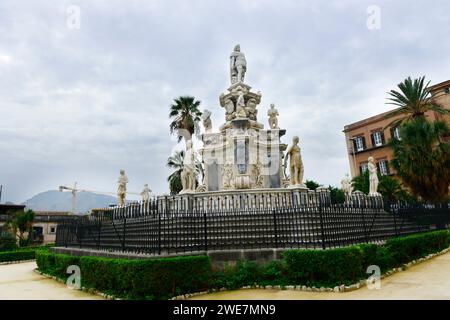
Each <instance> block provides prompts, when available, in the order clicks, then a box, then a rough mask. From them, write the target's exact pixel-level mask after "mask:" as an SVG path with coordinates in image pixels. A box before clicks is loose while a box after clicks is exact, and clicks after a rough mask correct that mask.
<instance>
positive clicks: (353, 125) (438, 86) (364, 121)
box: [343, 80, 450, 132]
mask: <svg viewBox="0 0 450 320" xmlns="http://www.w3.org/2000/svg"><path fill="white" fill-rule="evenodd" d="M449 86H450V80H447V81H444V82H440V83H437V84H435V85H433V86H430V87H429V88H430V90H431V91H436V90H439V89H442V88H447V87H449ZM397 109H400V108H395V109H392V110H389V111H386V112H383V113H380V114H377V115H375V116H372V117H369V118H365V119H362V120H359V121H356V122H353V123H350V124H348V125H346V126H344V131H343V132H347V131H350V130H353V129H356V128H359V127H364V126H366V125H368V124H371V123H374V122H378V121H380V120H383V119H385V118H386V116H387V115H388V114H389V113H391V112H393V111H395V110H397Z"/></svg>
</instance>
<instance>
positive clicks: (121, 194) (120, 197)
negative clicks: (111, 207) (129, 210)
mask: <svg viewBox="0 0 450 320" xmlns="http://www.w3.org/2000/svg"><path fill="white" fill-rule="evenodd" d="M117 183H118V184H119V187H118V188H117V202H118V204H119V206H124V205H125V198H126V196H127V183H128V177H127V176H126V175H125V170H123V169H121V170H120V176H119V179H118V180H117Z"/></svg>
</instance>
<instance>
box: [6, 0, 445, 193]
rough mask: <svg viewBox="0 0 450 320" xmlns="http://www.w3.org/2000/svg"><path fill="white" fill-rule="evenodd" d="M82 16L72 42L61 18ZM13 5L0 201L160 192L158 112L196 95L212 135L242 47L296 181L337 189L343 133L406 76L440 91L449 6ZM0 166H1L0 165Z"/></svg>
mask: <svg viewBox="0 0 450 320" xmlns="http://www.w3.org/2000/svg"><path fill="white" fill-rule="evenodd" d="M71 4H75V5H77V6H79V7H80V9H81V25H80V29H76V30H71V29H68V28H67V26H66V20H65V19H66V8H67V6H68V5H71ZM371 4H373V3H372V1H365V0H364V1H356V0H352V1H337V0H335V1H314V2H312V1H290V0H285V1H281V2H280V1H237V0H236V1H226V2H225V1H224V2H219V3H212V2H210V1H181V0H180V1H148V2H142V1H126V2H123V1H118V0H114V1H95V2H92V1H86V0H80V1H76V2H75V3H73V2H72V1H61V2H58V4H56V5H55V3H54V2H53V1H44V0H41V1H35V2H31V3H30V2H28V1H20V0H18V1H14V2H2V3H1V4H0V30H1V31H2V32H1V33H0V43H1V47H0V154H2V162H1V163H0V184H4V185H5V189H4V190H5V196H6V198H4V199H6V200H11V201H18V202H19V201H23V200H25V199H26V198H28V197H30V196H32V195H34V194H35V193H37V192H40V191H43V190H47V189H50V188H56V187H57V186H58V185H60V184H64V183H72V182H73V181H77V182H78V183H79V185H80V187H85V188H90V189H94V190H104V191H114V190H115V188H116V184H115V183H116V178H117V173H118V170H119V169H120V168H124V169H126V170H127V173H128V176H129V178H130V184H131V185H130V190H134V191H138V190H140V188H141V187H142V185H143V184H144V183H146V182H148V183H149V184H150V185H151V187H152V189H153V190H154V191H155V192H156V193H163V192H166V191H167V183H166V176H167V175H168V173H169V171H168V169H167V168H166V167H165V161H166V159H167V157H168V156H169V155H170V153H171V151H172V150H173V148H174V146H175V142H174V139H173V138H172V137H170V136H169V132H168V124H169V119H168V106H169V105H170V103H171V101H172V99H173V98H174V97H176V96H179V95H183V94H191V95H194V96H195V97H196V98H197V99H199V100H201V101H202V108H207V109H209V110H211V111H212V112H213V116H212V119H213V127H214V128H215V129H217V128H218V127H219V125H220V124H221V123H222V122H223V109H222V108H220V106H219V104H218V96H219V95H220V93H222V92H224V91H225V90H226V88H227V86H228V56H229V53H230V51H231V50H232V48H233V46H234V45H235V44H236V43H240V44H241V48H242V50H243V51H244V52H245V54H246V56H247V61H248V71H247V77H246V79H247V81H248V83H249V84H250V85H251V86H252V87H253V89H254V90H256V91H257V90H261V92H262V95H263V98H262V103H261V105H260V107H259V108H260V111H259V120H260V121H261V122H263V123H264V124H266V122H267V120H266V112H267V107H268V106H269V104H270V103H271V102H274V103H275V104H276V105H277V107H278V109H279V111H280V114H281V115H280V125H281V126H282V127H284V128H285V129H287V135H286V137H285V138H284V142H286V143H290V139H291V137H292V136H293V135H299V136H300V139H301V141H302V142H301V144H302V152H303V158H304V162H305V167H306V168H305V176H306V177H307V178H309V179H315V180H318V181H319V182H321V183H323V184H333V185H338V183H339V181H340V179H341V178H342V176H343V175H344V173H345V172H348V170H349V169H348V160H347V154H346V150H345V141H344V136H343V134H342V129H343V127H344V125H346V124H348V123H351V122H353V121H357V120H359V119H362V118H364V117H368V116H371V115H374V114H377V113H379V112H383V111H385V110H387V109H388V108H389V106H386V105H385V104H384V103H385V98H386V93H385V92H386V91H388V90H390V89H391V88H393V87H394V86H395V85H396V84H397V83H398V82H400V81H401V80H402V79H403V78H405V77H406V76H408V75H411V76H420V75H423V74H425V75H427V77H428V78H429V79H431V80H432V81H433V82H440V81H444V80H447V79H448V78H449V74H448V70H450V57H449V56H448V55H447V54H446V53H447V52H449V49H450V41H448V40H449V35H448V28H447V26H448V25H449V18H448V15H447V14H446V13H447V12H448V11H449V9H450V5H449V3H448V1H444V0H441V1H435V2H434V3H433V5H432V6H430V5H429V4H428V2H426V1H417V2H414V4H412V3H411V2H408V1H406V0H401V1H396V2H395V3H394V2H391V1H378V3H377V5H378V6H379V7H380V8H381V15H382V25H381V29H380V30H377V31H370V30H367V27H366V18H367V14H366V9H367V7H368V6H369V5H371ZM3 155H7V157H4V156H3Z"/></svg>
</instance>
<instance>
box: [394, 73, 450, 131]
mask: <svg viewBox="0 0 450 320" xmlns="http://www.w3.org/2000/svg"><path fill="white" fill-rule="evenodd" d="M429 84H430V82H428V83H427V84H425V76H423V77H421V78H419V79H414V80H412V79H411V77H408V78H406V79H405V80H403V82H401V83H400V84H398V88H399V89H400V92H399V91H396V90H391V91H390V92H388V94H389V96H390V98H388V100H389V101H390V102H388V104H392V105H395V106H397V107H399V108H398V109H396V110H394V111H392V112H390V113H388V114H387V115H386V118H391V117H394V116H398V115H405V117H403V118H401V119H399V120H394V121H392V122H391V123H390V124H389V125H388V126H392V125H399V124H402V123H405V122H407V121H410V120H412V119H415V118H418V117H419V118H424V117H425V112H427V111H429V110H432V111H435V112H436V113H439V114H448V112H449V111H448V110H447V109H445V107H443V106H442V105H440V104H438V103H437V102H435V101H434V100H433V97H432V95H431V91H430V89H429V87H428V86H429Z"/></svg>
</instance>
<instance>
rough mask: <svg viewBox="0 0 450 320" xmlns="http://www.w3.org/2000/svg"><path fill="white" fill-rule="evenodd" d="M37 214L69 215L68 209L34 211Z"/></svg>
mask: <svg viewBox="0 0 450 320" xmlns="http://www.w3.org/2000/svg"><path fill="white" fill-rule="evenodd" d="M34 213H35V214H36V215H37V216H68V215H70V212H68V211H34Z"/></svg>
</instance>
